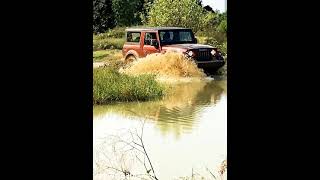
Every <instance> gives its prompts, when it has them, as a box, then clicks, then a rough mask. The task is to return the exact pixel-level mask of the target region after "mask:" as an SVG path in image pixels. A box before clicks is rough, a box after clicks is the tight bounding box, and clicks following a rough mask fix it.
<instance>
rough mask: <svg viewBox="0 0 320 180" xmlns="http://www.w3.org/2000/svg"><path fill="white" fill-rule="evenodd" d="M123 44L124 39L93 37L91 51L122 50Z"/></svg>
mask: <svg viewBox="0 0 320 180" xmlns="http://www.w3.org/2000/svg"><path fill="white" fill-rule="evenodd" d="M124 43H125V39H124V38H105V39H103V38H100V37H97V35H93V50H94V51H97V50H105V49H122V47H123V44H124Z"/></svg>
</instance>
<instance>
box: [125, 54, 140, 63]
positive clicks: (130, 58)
mask: <svg viewBox="0 0 320 180" xmlns="http://www.w3.org/2000/svg"><path fill="white" fill-rule="evenodd" d="M135 60H137V59H136V58H135V57H134V56H133V55H130V56H127V58H126V59H125V63H126V64H128V63H131V62H133V61H135Z"/></svg>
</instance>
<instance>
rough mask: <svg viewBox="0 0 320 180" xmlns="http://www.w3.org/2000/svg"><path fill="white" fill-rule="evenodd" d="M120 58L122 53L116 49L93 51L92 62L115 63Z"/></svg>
mask: <svg viewBox="0 0 320 180" xmlns="http://www.w3.org/2000/svg"><path fill="white" fill-rule="evenodd" d="M122 58H123V57H122V51H121V50H118V49H106V50H98V51H93V62H104V61H117V60H121V59H122Z"/></svg>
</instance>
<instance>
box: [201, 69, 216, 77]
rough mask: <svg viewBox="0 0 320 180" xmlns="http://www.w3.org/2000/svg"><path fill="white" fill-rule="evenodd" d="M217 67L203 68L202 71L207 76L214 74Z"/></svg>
mask: <svg viewBox="0 0 320 180" xmlns="http://www.w3.org/2000/svg"><path fill="white" fill-rule="evenodd" d="M217 71H218V69H211V68H203V72H204V73H205V74H206V75H207V76H211V75H215V74H216V73H217Z"/></svg>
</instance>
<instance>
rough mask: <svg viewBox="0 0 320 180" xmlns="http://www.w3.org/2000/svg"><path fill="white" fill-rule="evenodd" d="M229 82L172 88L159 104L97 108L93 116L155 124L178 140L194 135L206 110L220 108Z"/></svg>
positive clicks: (196, 83)
mask: <svg viewBox="0 0 320 180" xmlns="http://www.w3.org/2000/svg"><path fill="white" fill-rule="evenodd" d="M225 83H226V81H201V82H190V83H182V84H177V85H173V86H171V87H170V88H169V91H168V94H167V95H166V96H165V97H164V98H163V99H162V100H158V101H149V102H130V103H115V104H110V105H105V106H95V107H94V116H95V117H97V116H101V115H104V114H106V113H116V114H121V115H124V116H134V117H142V118H147V119H149V120H152V121H154V123H155V124H156V127H157V128H158V129H159V130H160V131H161V132H162V134H163V135H166V134H168V133H173V134H175V136H176V137H177V138H178V137H179V136H180V135H181V134H183V133H188V132H191V131H192V129H193V128H194V127H195V126H197V124H198V123H199V122H198V121H199V120H200V119H201V118H200V117H199V116H201V113H200V112H201V111H202V110H203V109H204V108H205V107H209V106H210V107H211V106H214V105H215V104H217V103H218V102H219V100H220V98H221V95H222V94H224V93H226V84H225Z"/></svg>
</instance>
